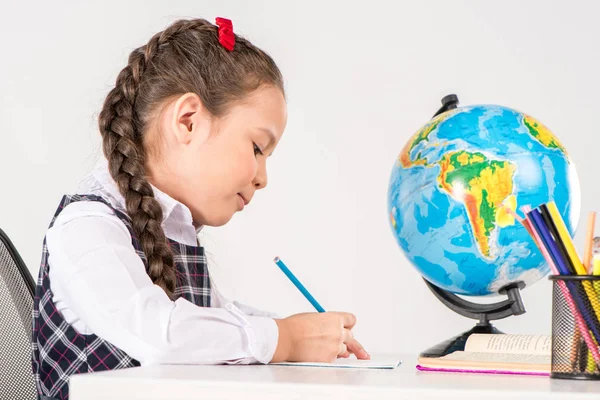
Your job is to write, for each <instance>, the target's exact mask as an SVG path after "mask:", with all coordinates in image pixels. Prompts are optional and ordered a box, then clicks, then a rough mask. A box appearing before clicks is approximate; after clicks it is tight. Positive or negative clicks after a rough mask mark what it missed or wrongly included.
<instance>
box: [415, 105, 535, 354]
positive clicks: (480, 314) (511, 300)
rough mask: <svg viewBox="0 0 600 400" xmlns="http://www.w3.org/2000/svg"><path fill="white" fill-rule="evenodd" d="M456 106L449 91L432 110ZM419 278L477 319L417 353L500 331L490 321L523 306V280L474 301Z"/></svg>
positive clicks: (453, 347)
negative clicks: (494, 298)
mask: <svg viewBox="0 0 600 400" xmlns="http://www.w3.org/2000/svg"><path fill="white" fill-rule="evenodd" d="M457 106H458V96H456V95H455V94H449V95H447V96H445V97H444V98H443V99H442V107H441V108H440V109H439V110H438V111H437V112H436V113H435V114H434V117H436V116H437V115H439V114H441V113H443V112H446V111H448V110H451V109H454V108H456V107H457ZM423 280H424V281H425V284H426V285H427V287H429V289H430V290H431V291H432V292H433V294H434V295H435V297H437V298H438V300H440V301H441V302H442V303H443V304H444V305H445V306H446V307H448V308H449V309H451V310H452V311H454V312H456V313H457V314H460V315H462V316H464V317H467V318H471V319H475V320H478V322H477V324H476V325H475V326H474V327H473V328H471V329H470V330H468V331H466V332H463V333H461V334H460V335H457V336H454V337H453V338H450V339H448V340H445V341H443V342H441V343H439V344H437V345H435V346H433V347H430V348H429V349H427V350H425V351H423V352H421V354H420V356H421V357H442V356H445V355H446V354H450V353H452V352H455V351H462V350H464V349H465V344H466V342H467V339H468V338H469V336H471V335H472V334H474V333H492V334H495V333H502V332H500V331H499V330H498V329H497V328H496V327H494V326H493V325H492V324H491V323H490V321H494V320H498V319H502V318H506V317H510V316H511V315H521V314H524V313H525V307H524V306H523V301H522V300H521V289H523V288H524V287H525V283H523V282H514V283H511V284H509V285H506V286H504V287H503V288H501V289H500V290H499V293H500V294H505V295H506V296H507V299H506V300H503V301H500V302H498V303H493V304H478V303H473V302H470V301H467V300H464V299H463V298H461V297H459V296H457V295H455V294H454V293H451V292H449V291H447V290H444V289H441V288H440V287H438V286H436V285H434V284H433V283H431V282H429V281H428V280H426V279H423Z"/></svg>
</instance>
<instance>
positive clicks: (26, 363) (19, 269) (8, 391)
mask: <svg viewBox="0 0 600 400" xmlns="http://www.w3.org/2000/svg"><path fill="white" fill-rule="evenodd" d="M34 291H35V283H34V281H33V278H32V277H31V274H30V273H29V270H28V269H27V267H26V266H25V263H24V262H23V259H21V256H20V255H19V253H18V252H17V250H16V249H15V246H14V245H13V244H12V242H11V241H10V239H9V238H8V236H6V234H5V233H4V232H3V231H2V230H1V229H0V399H3V400H4V399H7V400H8V399H19V400H20V399H24V400H27V399H32V400H33V399H36V398H37V393H36V388H35V382H34V379H33V373H32V369H31V319H32V310H33V296H34Z"/></svg>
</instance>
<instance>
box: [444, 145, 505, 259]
mask: <svg viewBox="0 0 600 400" xmlns="http://www.w3.org/2000/svg"><path fill="white" fill-rule="evenodd" d="M438 165H439V166H440V174H439V176H438V183H439V185H440V187H441V188H442V189H443V190H444V191H446V192H447V193H448V194H450V196H452V198H454V199H455V200H457V201H459V202H461V203H463V204H464V205H465V208H466V211H467V215H468V217H469V223H470V224H471V226H472V228H473V234H474V237H475V240H476V242H477V246H478V248H479V249H480V251H481V254H482V255H483V256H484V257H486V258H491V259H493V258H494V257H495V254H494V253H495V252H494V251H492V250H491V245H490V237H491V235H492V233H493V232H494V230H495V229H496V228H497V227H504V226H508V225H512V224H513V223H514V219H513V217H512V215H511V214H510V213H508V212H507V211H506V208H505V207H508V208H510V209H512V210H515V209H516V199H515V196H514V195H513V176H514V174H515V171H516V166H515V165H514V164H513V163H511V162H509V161H499V160H490V159H488V158H487V157H486V156H485V155H484V154H482V153H479V152H476V153H471V152H468V151H464V150H460V151H456V152H451V153H447V154H445V155H444V157H443V158H442V159H441V160H440V161H439V162H438Z"/></svg>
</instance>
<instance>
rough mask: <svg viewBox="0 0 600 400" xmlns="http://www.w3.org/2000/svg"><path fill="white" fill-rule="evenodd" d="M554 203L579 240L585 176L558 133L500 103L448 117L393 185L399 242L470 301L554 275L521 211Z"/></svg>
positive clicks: (432, 125)
mask: <svg viewBox="0 0 600 400" xmlns="http://www.w3.org/2000/svg"><path fill="white" fill-rule="evenodd" d="M549 201H554V202H555V203H556V205H557V207H558V209H559V211H560V213H561V215H562V217H563V219H564V220H565V223H566V225H567V228H568V230H569V232H570V233H571V234H574V232H575V229H576V225H577V221H578V220H579V213H580V189H579V179H578V176H577V172H576V169H575V165H574V164H573V161H572V160H571V159H570V158H569V156H568V153H567V151H566V150H565V148H564V146H563V145H562V144H561V142H560V141H559V140H558V139H557V138H556V136H555V135H554V134H553V133H552V132H551V131H550V130H549V129H548V128H547V127H545V126H544V125H543V124H541V123H540V122H539V121H537V120H536V119H534V118H533V117H531V116H529V115H526V114H524V113H521V112H519V111H516V110H513V109H510V108H507V107H502V106H497V105H475V106H466V107H457V108H453V109H451V110H448V111H446V112H443V113H441V114H439V115H437V116H436V117H434V118H433V119H432V120H430V121H429V122H428V123H427V124H425V125H424V126H423V127H422V128H421V129H419V130H418V131H417V133H416V134H415V135H414V136H413V137H412V138H411V139H410V140H409V141H408V143H406V145H405V146H404V148H403V149H402V151H401V153H400V155H399V156H398V158H397V160H396V162H395V164H394V167H393V169H392V173H391V176H390V181H389V186H388V213H389V214H388V215H389V221H390V225H391V228H392V231H393V234H394V236H395V238H396V241H397V243H398V245H399V246H400V248H401V249H402V251H403V252H404V254H405V255H406V257H407V258H408V260H409V261H410V262H411V263H412V265H413V266H414V267H415V268H416V269H417V270H418V272H419V273H420V274H421V275H422V276H423V278H425V279H426V280H428V281H429V282H431V283H432V284H434V285H436V286H438V287H439V288H441V289H444V290H446V291H449V292H451V293H455V294H459V295H467V296H485V295H494V294H498V293H499V291H500V289H502V288H503V287H505V286H507V285H509V284H511V283H515V282H519V281H520V282H522V283H524V284H525V285H526V286H527V285H531V284H533V283H535V282H536V281H538V280H540V279H541V278H542V277H544V276H545V275H546V274H547V273H548V272H549V266H548V265H547V263H546V262H545V261H544V259H543V257H542V255H541V253H540V251H539V250H538V248H537V247H536V245H535V243H534V241H533V240H532V239H531V237H530V235H529V234H528V232H527V230H526V229H525V228H523V227H522V225H521V224H520V223H519V222H518V221H516V220H515V218H514V215H513V214H512V213H511V211H509V210H512V211H514V212H516V213H517V215H521V216H522V215H523V213H522V209H521V207H523V206H529V207H532V208H535V207H537V206H539V205H541V204H543V203H547V202H549Z"/></svg>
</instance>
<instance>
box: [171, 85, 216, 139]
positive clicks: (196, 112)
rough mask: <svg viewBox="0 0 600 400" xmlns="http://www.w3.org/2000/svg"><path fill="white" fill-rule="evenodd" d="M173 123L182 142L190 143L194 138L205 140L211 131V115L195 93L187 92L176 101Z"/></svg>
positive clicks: (174, 129) (177, 137)
mask: <svg viewBox="0 0 600 400" xmlns="http://www.w3.org/2000/svg"><path fill="white" fill-rule="evenodd" d="M171 124H172V127H173V132H174V133H175V137H176V139H177V141H178V142H179V143H181V144H188V143H190V142H191V141H192V139H195V140H198V139H199V140H201V141H205V140H206V139H208V136H209V133H210V115H209V114H208V112H207V111H206V109H205V108H204V105H203V104H202V101H201V100H200V97H198V95H197V94H195V93H186V94H184V95H181V96H180V97H179V98H178V99H177V100H176V101H175V104H174V105H173V119H172V121H171Z"/></svg>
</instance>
